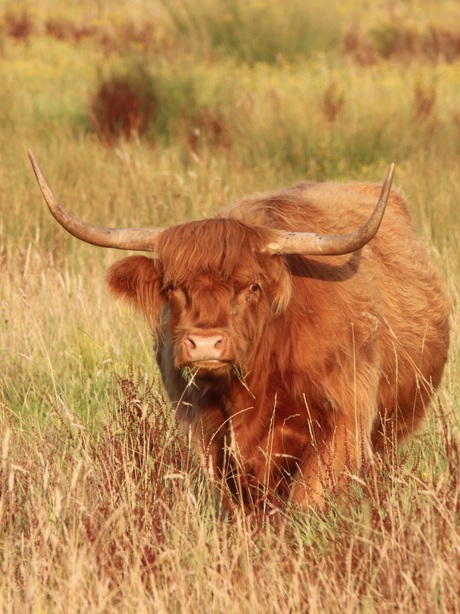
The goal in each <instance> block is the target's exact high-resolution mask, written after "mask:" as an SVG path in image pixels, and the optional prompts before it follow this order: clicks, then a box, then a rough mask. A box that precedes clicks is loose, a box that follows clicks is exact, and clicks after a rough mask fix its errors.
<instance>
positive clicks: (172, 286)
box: [165, 281, 177, 292]
mask: <svg viewBox="0 0 460 614" xmlns="http://www.w3.org/2000/svg"><path fill="white" fill-rule="evenodd" d="M176 289H177V286H176V284H175V283H174V282H173V281H170V282H168V283H167V284H166V285H165V290H166V292H169V291H172V290H176Z"/></svg>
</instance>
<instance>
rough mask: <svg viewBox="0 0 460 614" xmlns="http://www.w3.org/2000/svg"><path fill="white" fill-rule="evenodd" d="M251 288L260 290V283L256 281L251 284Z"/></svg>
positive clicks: (256, 290)
mask: <svg viewBox="0 0 460 614" xmlns="http://www.w3.org/2000/svg"><path fill="white" fill-rule="evenodd" d="M249 290H251V292H258V291H259V290H260V285H259V284H258V283H256V282H254V283H253V284H251V285H250V286H249Z"/></svg>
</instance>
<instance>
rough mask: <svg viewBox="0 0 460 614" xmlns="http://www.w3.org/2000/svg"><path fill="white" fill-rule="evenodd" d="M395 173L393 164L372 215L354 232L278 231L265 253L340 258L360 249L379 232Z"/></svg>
mask: <svg viewBox="0 0 460 614" xmlns="http://www.w3.org/2000/svg"><path fill="white" fill-rule="evenodd" d="M394 169H395V165H394V164H391V165H390V168H389V171H388V174H387V176H386V179H385V182H384V184H383V186H382V191H381V192H380V197H379V200H378V202H377V205H376V206H375V209H374V211H373V212H372V215H371V216H370V217H369V218H368V220H367V221H366V222H365V223H364V224H363V225H362V226H361V227H360V228H358V229H357V230H355V231H354V232H351V233H350V234H346V235H321V234H317V233H314V232H289V231H285V230H277V231H276V240H275V241H273V242H272V243H269V244H268V245H267V246H266V247H265V250H264V251H265V252H266V253H268V254H271V255H273V256H274V255H287V254H299V255H304V256H313V255H322V256H339V255H340V254H350V253H351V252H355V251H357V250H358V249H361V248H362V247H364V246H365V245H366V243H369V241H370V240H371V239H372V238H373V237H374V235H375V233H376V232H377V230H378V229H379V226H380V222H381V221H382V218H383V214H384V212H385V207H386V205H387V201H388V196H389V194H390V189H391V183H392V181H393V175H394Z"/></svg>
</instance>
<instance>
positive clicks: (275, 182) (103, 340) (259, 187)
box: [0, 0, 460, 612]
mask: <svg viewBox="0 0 460 614" xmlns="http://www.w3.org/2000/svg"><path fill="white" fill-rule="evenodd" d="M224 4H225V7H226V10H228V11H229V12H230V14H231V15H232V16H233V17H232V19H228V18H226V19H223V17H224V15H223V14H222V3H219V2H217V1H214V0H206V2H204V3H202V4H199V3H194V4H192V3H191V2H188V1H187V0H182V1H181V2H174V3H172V2H171V3H160V4H155V3H132V2H126V0H117V1H116V2H113V3H110V5H109V4H108V3H105V2H88V0H83V1H80V2H78V3H76V2H75V3H74V2H70V3H65V6H64V3H62V2H56V3H48V2H45V1H44V0H43V1H41V2H38V3H35V4H34V6H33V7H32V5H30V4H29V3H26V2H19V3H17V5H16V7H17V14H18V15H19V17H21V16H22V15H24V19H25V22H27V23H29V26H30V28H29V30H27V28H25V29H24V28H23V30H22V32H23V33H22V34H21V29H20V28H19V26H18V27H17V29H16V34H14V33H13V30H12V24H13V21H12V17H11V11H10V16H5V17H4V19H3V21H2V33H1V49H0V54H1V63H0V75H1V78H2V83H3V84H4V91H3V96H2V99H1V102H0V131H1V136H2V138H1V139H0V347H1V348H2V350H1V352H0V425H1V426H0V565H1V569H2V574H1V577H0V609H1V610H2V611H5V612H17V611H21V612H22V611H24V612H38V611H63V612H64V611H65V612H72V611H81V610H83V609H87V610H89V611H139V612H143V611H155V612H156V611H158V612H170V611H204V612H221V611H228V612H259V611H264V612H267V611H268V612H286V611H292V612H305V611H310V612H324V611H326V612H329V611H332V612H335V611H339V610H341V611H344V612H357V611H363V612H367V611H379V612H387V611H388V612H390V611H395V610H396V609H399V610H402V611H407V612H420V611H433V612H437V611H443V612H451V611H452V612H454V611H457V610H458V599H459V597H460V574H459V568H458V561H459V560H460V539H459V533H458V526H459V516H460V505H459V492H460V489H459V483H458V476H459V475H460V473H459V469H460V467H459V463H460V454H459V445H460V439H459V426H460V423H459V418H458V412H459V404H460V388H459V366H460V365H459V347H460V339H459V330H460V326H459V320H458V306H459V302H460V300H459V299H460V297H459V290H458V288H459V279H460V254H459V247H458V246H459V228H460V217H459V213H458V202H459V200H460V188H459V186H460V176H459V174H460V171H459V164H458V156H459V145H458V143H459V142H460V141H459V136H460V124H459V115H458V106H459V99H460V80H459V76H458V69H457V66H456V65H455V64H452V63H451V62H452V58H451V57H450V56H449V57H448V56H447V55H446V54H444V53H439V54H438V56H437V58H436V59H433V57H432V56H428V55H427V54H425V55H424V53H423V52H422V51H421V50H420V49H419V47H417V46H416V45H415V46H413V48H412V51H411V50H410V49H409V48H408V47H407V45H406V47H405V48H404V50H402V47H401V43H400V42H399V43H398V44H399V47H398V45H394V46H393V47H391V49H392V51H391V53H386V52H385V55H386V59H382V56H383V55H384V54H383V52H382V51H381V50H380V51H379V48H378V46H376V43H375V41H376V40H377V39H376V33H375V28H376V24H380V27H381V28H384V26H385V25H388V24H389V25H391V27H392V28H395V27H397V26H398V24H399V26H400V29H399V30H397V34H398V36H399V34H400V33H401V32H402V31H404V32H406V33H407V31H409V30H411V31H412V30H414V31H417V32H419V33H422V34H423V33H424V32H427V31H428V30H429V27H431V26H433V28H435V30H433V31H436V32H440V31H441V30H442V31H444V32H450V31H451V30H452V25H451V19H452V16H455V15H456V14H457V13H456V11H457V10H458V4H457V3H455V2H451V1H449V0H444V1H443V2H441V3H438V4H439V6H438V7H437V14H436V19H434V18H433V21H432V23H431V24H430V21H429V18H428V12H427V11H426V10H424V8H425V9H426V6H427V3H425V2H421V3H417V4H415V3H401V6H399V5H398V6H396V5H395V6H394V11H396V14H392V12H391V10H390V9H391V7H390V5H388V6H386V7H383V8H380V7H379V6H377V5H375V4H374V3H369V2H365V1H364V0H363V1H359V2H358V0H354V1H353V2H347V3H341V5H340V7H339V8H340V10H337V11H336V12H335V13H334V15H331V14H330V13H329V12H327V11H322V12H321V13H320V12H319V11H318V10H317V9H316V6H317V5H316V4H314V3H307V5H305V3H298V2H293V3H291V4H290V6H289V10H286V11H285V12H284V13H283V14H282V15H280V14H279V13H278V11H279V8H278V5H277V3H276V2H274V1H272V0H268V1H266V2H265V3H256V2H249V3H242V2H241V3H240V2H237V1H236V0H228V1H227V0H226V2H225V3H224ZM303 6H307V9H308V10H305V12H302V11H301V9H302V7H303ZM392 6H393V5H392ZM79 7H80V8H81V7H84V10H83V11H82V10H78V8H79ZM330 7H331V8H332V7H335V8H337V6H336V5H335V4H332V5H330ZM363 9H366V10H365V11H364V12H363ZM13 13H14V14H15V15H16V13H15V11H13ZM357 16H360V20H359V23H360V26H359V28H358V27H357V26H356V17H357ZM237 19H238V20H239V21H238V23H239V27H238V28H237V27H236V23H237V21H236V20H237ZM232 20H235V21H232ZM294 22H295V28H292V24H293V23H294ZM278 26H279V27H278ZM302 32H310V33H311V35H310V36H308V37H305V40H303V39H302ZM274 33H276V36H275V34H274ZM350 33H352V34H354V38H353V40H351V39H350ZM378 36H381V34H379V35H378ZM398 36H396V38H395V39H394V40H396V41H397V40H399V41H401V40H402V39H403V38H401V37H402V35H401V37H400V38H399V39H398ZM198 37H199V38H198ZM219 37H220V38H219ZM277 37H278V38H277ZM406 38H407V37H406ZM389 40H390V39H389ZM414 40H415V39H414ZM417 40H419V39H417ZM350 41H351V42H352V43H353V45H354V46H353V45H352V46H351V47H350V45H351V42H350ZM353 41H354V42H353ZM275 42H276V44H275ZM390 42H391V41H390ZM347 45H349V46H348V47H347ZM389 48H390V47H387V50H388V49H389ZM347 49H348V51H347ZM398 49H399V51H398ZM139 63H141V65H142V67H143V70H145V71H146V73H147V74H148V76H149V79H151V83H152V84H153V85H152V86H153V88H154V91H155V96H156V98H155V100H157V101H158V107H157V108H156V110H155V112H154V113H153V114H152V117H151V118H150V120H149V125H148V128H147V129H146V130H145V132H143V133H142V132H141V131H136V130H135V129H134V130H132V131H129V134H125V135H123V134H122V135H121V136H120V137H119V138H118V137H117V138H114V139H109V140H107V139H105V138H101V137H100V135H99V133H98V131H97V130H96V128H95V126H94V123H93V122H92V103H93V101H94V100H95V97H97V94H98V91H99V88H100V86H101V83H102V80H103V79H106V78H110V75H113V74H120V72H119V69H120V67H122V69H123V70H128V71H129V70H131V68H130V67H132V66H139ZM123 70H122V71H121V72H122V73H123ZM117 71H118V73H117ZM102 78H103V79H102ZM28 147H32V148H33V150H34V152H35V154H36V155H37V157H38V159H39V161H40V163H41V165H42V167H43V170H44V171H45V174H46V176H47V178H48V180H49V182H50V184H51V186H52V187H53V189H54V190H55V192H56V194H57V195H58V197H59V198H60V200H61V201H62V202H63V203H64V204H65V205H66V206H67V207H68V208H69V209H71V210H72V211H74V212H75V213H76V214H77V215H78V216H79V217H82V218H84V219H87V220H89V221H92V222H94V223H96V224H103V225H118V226H126V225H132V226H142V225H157V224H159V225H162V224H170V223H174V222H177V221H180V220H182V219H189V218H191V217H202V216H206V215H210V214H211V213H212V212H214V211H216V210H218V209H219V208H222V207H224V206H225V205H227V204H228V203H229V202H232V201H234V200H236V199H237V198H238V197H239V196H241V195H243V194H247V193H250V192H253V191H265V190H269V189H272V188H277V187H280V186H282V185H287V184H289V183H290V182H293V181H296V180H298V179H310V180H329V179H339V180H348V179H365V180H370V181H380V180H382V178H383V176H384V174H385V171H386V169H387V166H388V163H389V162H390V161H396V162H397V175H396V184H397V185H398V186H400V187H399V189H400V190H401V191H402V192H403V194H404V195H405V196H406V198H407V200H408V203H409V206H410V209H411V212H412V214H413V217H414V221H415V224H416V226H417V229H418V231H419V234H420V235H421V237H422V239H423V240H424V241H425V242H426V244H427V246H428V248H429V250H430V253H431V256H432V258H433V259H434V260H435V261H436V263H437V264H438V266H439V268H440V269H441V270H442V271H443V273H444V276H445V279H446V287H447V289H448V292H449V294H450V296H451V297H452V300H453V315H452V344H451V352H450V361H449V363H448V366H447V368H446V373H445V378H444V383H443V386H442V389H441V390H440V392H439V396H438V398H437V400H436V403H435V405H434V407H433V411H432V413H431V417H430V419H429V421H428V423H427V425H426V427H425V429H424V431H423V432H422V433H421V434H419V435H418V436H417V437H415V438H414V440H413V441H412V442H411V443H410V444H409V446H408V448H406V449H405V450H403V451H402V452H401V453H400V454H397V455H395V456H394V458H392V459H391V462H387V460H385V459H380V458H377V459H376V460H375V464H374V465H370V466H369V467H366V469H365V471H364V472H363V475H362V476H359V477H356V478H354V480H353V488H352V489H351V490H350V492H349V493H348V495H347V496H346V497H345V498H344V500H342V501H340V502H336V501H333V500H331V501H330V503H329V506H328V510H327V513H324V514H323V513H319V512H318V511H316V510H311V511H308V512H306V513H301V514H300V513H298V512H296V511H294V510H285V511H282V512H280V514H279V515H278V516H277V518H276V522H273V519H271V518H262V519H261V518H243V517H241V518H236V519H235V520H234V522H233V523H226V522H223V521H222V520H221V519H219V518H218V513H217V510H216V507H215V505H214V502H213V497H212V495H211V493H209V492H208V486H207V482H206V480H205V479H204V476H203V475H202V471H201V469H200V468H198V467H197V466H196V465H195V463H194V460H193V458H192V456H191V452H190V448H189V442H188V440H187V436H186V434H185V435H181V434H179V433H178V432H177V431H176V428H175V424H174V416H173V412H172V409H171V408H170V406H169V404H168V402H167V400H166V399H165V398H164V397H163V395H162V391H161V384H160V382H159V377H158V373H157V370H156V367H155V364H154V361H153V355H152V348H151V338H150V335H149V333H148V331H147V327H146V326H145V325H144V323H143V322H142V321H141V320H139V319H137V318H136V316H135V314H133V313H131V312H130V311H129V310H126V309H124V308H121V307H119V306H118V305H115V304H114V303H113V302H112V301H111V299H110V298H109V296H108V295H107V292H106V290H105V287H104V279H103V278H104V271H105V269H106V268H107V267H108V266H109V265H110V263H112V262H113V261H114V260H115V259H116V258H118V257H120V254H119V253H118V252H115V251H114V250H101V251H98V250H97V249H96V248H94V247H92V246H89V245H85V244H81V243H80V242H78V241H76V240H74V239H72V238H71V237H69V236H68V235H66V233H65V232H64V231H63V230H62V229H61V228H60V227H58V226H57V225H56V223H55V222H54V220H53V219H52V218H51V216H50V215H49V214H48V212H47V211H46V210H45V207H44V205H43V203H42V200H41V196H40V194H39V192H38V188H37V186H36V184H35V180H34V177H33V175H32V172H31V169H30V167H29V163H28V160H27V155H26V152H27V148H28Z"/></svg>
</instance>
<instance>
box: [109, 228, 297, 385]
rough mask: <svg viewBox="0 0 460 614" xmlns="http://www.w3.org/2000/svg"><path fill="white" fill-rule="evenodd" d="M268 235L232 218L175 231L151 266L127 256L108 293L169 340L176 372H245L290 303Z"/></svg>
mask: <svg viewBox="0 0 460 614" xmlns="http://www.w3.org/2000/svg"><path fill="white" fill-rule="evenodd" d="M269 239H270V231H267V229H263V228H262V229H260V228H254V227H251V226H248V225H246V224H244V223H242V222H240V221H237V220H231V219H219V218H217V219H210V220H204V221H200V222H190V223H187V224H182V225H179V226H173V227H172V228H168V229H166V230H164V231H163V232H162V233H161V234H160V236H159V237H158V240H157V243H156V246H155V252H156V257H155V258H153V259H151V258H147V257H145V256H129V257H128V258H125V259H124V260H121V261H119V262H117V263H116V264H114V265H113V266H112V267H111V268H110V270H109V272H108V276H107V279H108V284H109V287H110V289H111V291H112V292H113V293H114V294H115V295H116V296H119V297H122V298H124V299H127V300H128V301H129V302H130V303H131V304H133V305H134V306H135V307H137V308H139V309H140V310H141V311H142V312H143V313H144V314H145V316H146V317H147V319H148V321H149V322H150V325H151V327H152V329H153V330H154V331H155V332H156V334H157V335H160V336H164V335H168V336H169V339H170V342H171V344H172V351H173V358H174V362H175V366H176V367H177V368H178V369H180V370H182V371H184V370H185V371H186V372H188V371H190V372H193V373H194V374H195V376H196V377H198V378H200V377H207V378H213V379H214V378H217V377H220V376H227V375H228V374H229V372H230V371H231V370H232V369H233V368H239V367H241V368H242V369H246V368H248V364H249V363H250V362H251V355H252V353H253V352H255V350H256V348H257V346H258V344H259V341H260V338H261V335H262V334H263V329H264V325H265V324H266V323H267V322H268V321H269V320H271V319H272V318H273V317H276V316H277V315H278V314H280V313H281V312H282V311H283V310H284V309H285V307H286V305H287V303H288V301H289V297H290V276H289V275H288V274H287V271H286V270H285V266H284V259H283V258H273V257H271V256H270V255H268V254H266V253H264V252H263V251H262V247H263V246H264V245H265V244H266V243H267V240H269Z"/></svg>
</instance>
